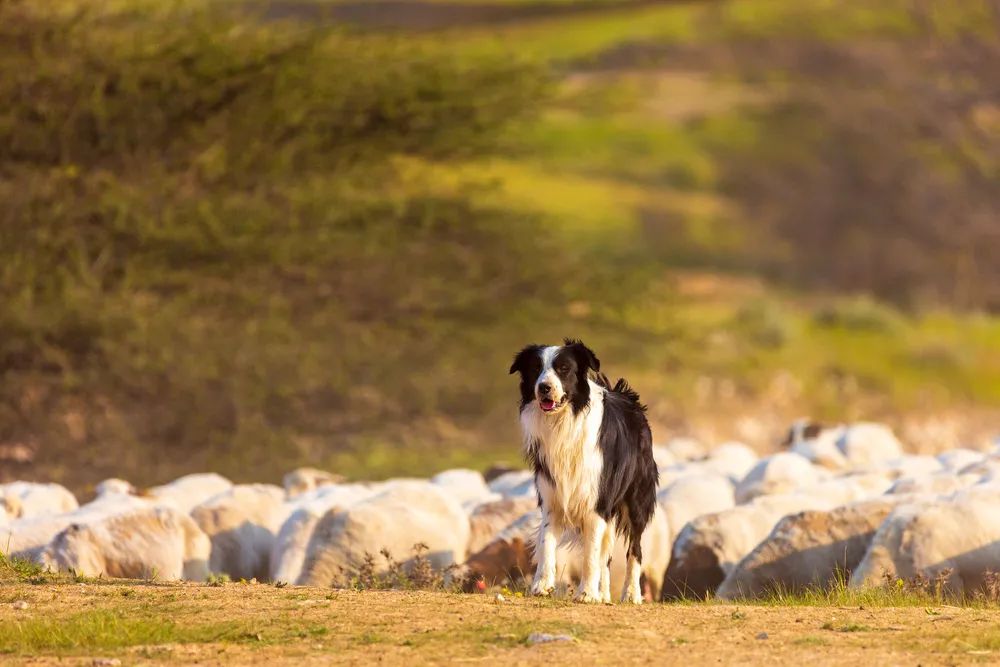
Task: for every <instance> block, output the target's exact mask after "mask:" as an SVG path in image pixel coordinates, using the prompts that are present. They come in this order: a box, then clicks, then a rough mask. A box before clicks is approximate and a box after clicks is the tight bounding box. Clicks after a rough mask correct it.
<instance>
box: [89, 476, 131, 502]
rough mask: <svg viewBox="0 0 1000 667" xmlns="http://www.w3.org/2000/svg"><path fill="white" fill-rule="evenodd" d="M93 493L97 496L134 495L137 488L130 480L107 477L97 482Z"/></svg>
mask: <svg viewBox="0 0 1000 667" xmlns="http://www.w3.org/2000/svg"><path fill="white" fill-rule="evenodd" d="M94 493H95V494H96V496H97V497H98V498H100V497H102V496H108V495H120V496H134V495H136V494H137V493H138V490H137V489H136V488H135V486H133V485H132V483H131V482H128V481H126V480H124V479H119V478H117V477H109V478H108V479H105V480H102V481H100V482H98V483H97V486H95V487H94Z"/></svg>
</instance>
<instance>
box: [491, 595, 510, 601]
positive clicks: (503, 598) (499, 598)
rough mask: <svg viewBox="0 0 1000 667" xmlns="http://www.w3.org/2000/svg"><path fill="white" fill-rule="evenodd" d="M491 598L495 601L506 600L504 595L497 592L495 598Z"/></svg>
mask: <svg viewBox="0 0 1000 667" xmlns="http://www.w3.org/2000/svg"><path fill="white" fill-rule="evenodd" d="M493 599H494V600H496V601H497V602H506V601H507V598H505V597H504V596H503V595H502V594H500V593H497V596H496V597H495V598H493Z"/></svg>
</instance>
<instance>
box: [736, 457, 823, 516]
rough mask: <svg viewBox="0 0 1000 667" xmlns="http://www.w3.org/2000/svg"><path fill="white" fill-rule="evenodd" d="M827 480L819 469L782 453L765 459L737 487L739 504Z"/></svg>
mask: <svg viewBox="0 0 1000 667" xmlns="http://www.w3.org/2000/svg"><path fill="white" fill-rule="evenodd" d="M823 477H824V473H823V472H821V469H820V468H818V467H817V466H814V465H813V464H812V463H810V462H809V460H808V459H807V458H805V457H803V456H801V455H799V454H794V453H792V452H779V453H778V454H773V455H771V456H768V457H766V458H763V459H761V460H760V461H759V462H758V463H757V464H756V465H755V466H754V467H753V468H751V469H750V472H748V473H747V475H746V477H744V478H743V479H742V480H740V482H739V483H738V484H737V485H736V502H737V503H740V504H743V503H747V502H750V501H751V500H753V499H754V498H756V497H758V496H765V495H771V494H776V493H791V492H794V491H795V490H796V489H798V488H800V487H808V486H810V485H813V484H816V483H817V482H819V481H820V479H821V478H823Z"/></svg>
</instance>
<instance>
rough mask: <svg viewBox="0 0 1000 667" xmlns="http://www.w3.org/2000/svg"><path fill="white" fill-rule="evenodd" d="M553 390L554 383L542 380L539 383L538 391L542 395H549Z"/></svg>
mask: <svg viewBox="0 0 1000 667" xmlns="http://www.w3.org/2000/svg"><path fill="white" fill-rule="evenodd" d="M551 392H552V385H550V384H549V383H548V382H540V383H539V384H538V393H539V394H541V395H542V396H548V395H549V394H550V393H551Z"/></svg>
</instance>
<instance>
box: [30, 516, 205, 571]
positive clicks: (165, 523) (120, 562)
mask: <svg viewBox="0 0 1000 667" xmlns="http://www.w3.org/2000/svg"><path fill="white" fill-rule="evenodd" d="M210 548H211V545H210V543H209V541H208V537H207V536H205V534H204V533H202V532H201V531H200V530H199V529H198V527H197V526H196V525H195V523H194V521H192V520H191V518H190V517H189V516H187V515H185V514H182V513H180V512H179V511H177V510H175V509H172V508H170V507H164V506H161V507H145V508H134V509H127V510H125V511H122V512H118V513H109V514H106V515H104V516H101V515H98V514H95V515H93V516H91V517H88V520H84V521H74V522H73V523H71V524H70V525H69V526H67V527H66V528H65V529H63V530H62V531H61V532H60V533H59V534H57V535H56V536H55V537H54V538H53V539H52V541H51V542H50V543H49V544H48V546H46V547H45V549H44V550H43V551H42V552H41V554H40V556H39V562H41V563H42V564H43V565H45V566H47V567H49V568H52V569H54V570H63V571H65V570H71V571H73V572H76V573H77V574H80V575H83V576H88V577H100V576H106V577H116V578H126V579H152V578H155V579H159V580H164V581H174V580H178V579H191V580H204V579H205V578H206V576H207V575H208V569H207V561H208V555H209V550H210Z"/></svg>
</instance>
